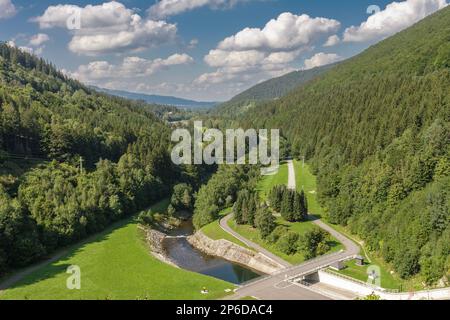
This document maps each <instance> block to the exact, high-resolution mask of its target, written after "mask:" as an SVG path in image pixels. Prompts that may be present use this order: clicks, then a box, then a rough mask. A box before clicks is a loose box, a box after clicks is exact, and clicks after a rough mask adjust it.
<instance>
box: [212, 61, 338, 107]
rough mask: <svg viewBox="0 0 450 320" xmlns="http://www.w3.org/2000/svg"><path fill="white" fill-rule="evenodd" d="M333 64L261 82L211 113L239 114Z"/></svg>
mask: <svg viewBox="0 0 450 320" xmlns="http://www.w3.org/2000/svg"><path fill="white" fill-rule="evenodd" d="M335 65H336V64H330V65H327V66H323V67H318V68H313V69H310V70H302V71H294V72H291V73H288V74H285V75H283V76H281V77H277V78H273V79H269V80H267V81H264V82H261V83H259V84H257V85H255V86H254V87H251V88H250V89H248V90H246V91H244V92H242V93H240V94H238V95H237V96H235V97H233V98H232V99H231V100H229V101H227V102H224V103H222V104H220V105H218V106H217V107H216V108H214V109H213V110H212V111H211V113H212V114H215V115H221V116H236V115H239V114H241V113H243V112H245V111H247V110H248V109H249V108H252V107H254V106H255V105H256V104H258V103H261V102H264V101H271V100H274V99H277V98H280V97H282V96H284V95H286V94H287V93H288V92H289V91H291V90H293V89H295V88H297V87H298V86H300V85H302V84H304V83H306V82H308V81H310V80H312V79H314V78H316V77H317V76H319V75H321V74H323V73H324V72H326V71H327V70H329V69H331V68H332V67H334V66H335Z"/></svg>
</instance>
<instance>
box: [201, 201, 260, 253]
mask: <svg viewBox="0 0 450 320" xmlns="http://www.w3.org/2000/svg"><path fill="white" fill-rule="evenodd" d="M231 211H232V208H228V209H225V210H222V211H221V212H220V213H219V217H220V218H219V219H218V220H216V221H214V222H212V223H210V224H208V225H206V226H204V227H203V228H202V229H201V230H200V231H202V232H203V234H204V235H205V236H207V237H208V238H210V239H212V240H220V239H224V240H228V241H230V242H232V243H235V244H237V245H238V246H241V247H244V248H247V249H250V250H253V249H252V248H250V247H248V246H247V245H246V244H245V243H243V242H241V241H240V240H238V239H236V238H235V237H233V236H232V235H231V234H229V233H228V232H225V231H224V230H223V229H222V228H221V227H220V224H219V221H220V219H222V218H223V217H225V216H226V215H228V214H230V213H231Z"/></svg>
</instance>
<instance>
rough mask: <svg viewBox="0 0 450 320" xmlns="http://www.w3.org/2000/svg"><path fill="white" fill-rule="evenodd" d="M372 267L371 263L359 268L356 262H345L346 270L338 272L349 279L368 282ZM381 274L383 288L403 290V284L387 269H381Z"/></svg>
mask: <svg viewBox="0 0 450 320" xmlns="http://www.w3.org/2000/svg"><path fill="white" fill-rule="evenodd" d="M375 264H376V263H375ZM371 265H372V264H370V263H365V265H364V266H358V265H356V263H355V261H354V260H350V261H347V262H345V266H346V268H345V269H344V270H341V271H338V272H339V273H341V274H343V275H346V276H348V277H351V278H354V279H357V280H360V281H363V282H366V281H367V279H368V274H367V269H368V268H369V266H371ZM380 273H381V279H380V280H381V287H382V288H386V289H395V290H399V291H400V290H401V286H402V283H401V282H398V281H397V280H396V279H394V277H393V276H392V275H391V274H390V273H389V272H388V271H387V270H386V269H384V268H381V267H380Z"/></svg>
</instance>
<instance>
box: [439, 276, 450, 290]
mask: <svg viewBox="0 0 450 320" xmlns="http://www.w3.org/2000/svg"><path fill="white" fill-rule="evenodd" d="M437 286H438V288H445V287H447V286H448V278H447V277H446V276H443V277H442V278H441V279H439V281H438V284H437Z"/></svg>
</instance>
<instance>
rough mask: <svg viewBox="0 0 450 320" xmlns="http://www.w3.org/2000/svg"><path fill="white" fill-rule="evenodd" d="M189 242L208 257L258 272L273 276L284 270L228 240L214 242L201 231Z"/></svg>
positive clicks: (259, 254) (270, 260) (191, 237)
mask: <svg viewBox="0 0 450 320" xmlns="http://www.w3.org/2000/svg"><path fill="white" fill-rule="evenodd" d="M188 241H189V243H190V244H191V245H192V246H194V247H195V248H197V249H198V250H200V251H202V252H204V253H206V254H208V255H211V256H216V257H220V258H223V259H226V260H228V261H230V262H234V263H238V264H240V265H243V266H247V267H249V268H251V269H253V270H256V271H258V272H262V273H265V274H272V273H274V272H277V271H279V270H281V269H283V266H281V265H280V264H278V263H277V262H276V261H273V260H272V259H270V258H268V257H266V256H264V255H262V254H261V253H258V252H254V251H251V250H248V249H246V248H243V247H241V246H238V245H237V244H234V243H232V242H230V241H228V240H223V239H221V240H212V239H210V238H208V237H207V236H205V235H204V234H203V233H202V232H201V231H198V232H197V233H196V234H194V235H193V236H190V237H188Z"/></svg>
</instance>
